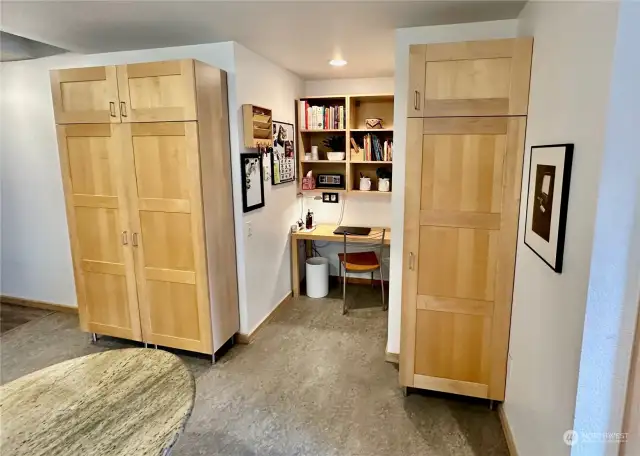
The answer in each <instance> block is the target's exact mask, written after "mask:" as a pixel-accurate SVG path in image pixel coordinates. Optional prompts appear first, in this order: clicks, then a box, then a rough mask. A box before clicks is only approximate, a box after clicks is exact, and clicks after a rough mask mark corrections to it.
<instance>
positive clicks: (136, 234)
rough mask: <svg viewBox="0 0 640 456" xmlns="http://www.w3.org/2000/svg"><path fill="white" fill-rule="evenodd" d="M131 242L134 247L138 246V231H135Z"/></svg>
mask: <svg viewBox="0 0 640 456" xmlns="http://www.w3.org/2000/svg"><path fill="white" fill-rule="evenodd" d="M131 244H132V245H133V246H134V247H138V233H133V237H132V238H131Z"/></svg>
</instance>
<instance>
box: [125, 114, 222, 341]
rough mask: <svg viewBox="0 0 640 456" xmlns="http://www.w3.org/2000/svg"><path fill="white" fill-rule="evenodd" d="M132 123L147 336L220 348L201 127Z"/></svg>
mask: <svg viewBox="0 0 640 456" xmlns="http://www.w3.org/2000/svg"><path fill="white" fill-rule="evenodd" d="M124 128H125V129H126V131H127V137H126V140H125V144H124V146H123V147H124V148H125V154H126V155H127V166H128V169H129V175H130V179H131V182H132V185H131V186H130V188H131V204H132V217H133V225H134V227H135V228H134V231H135V232H136V233H137V235H136V238H137V242H136V243H137V246H136V247H134V252H135V257H136V273H137V274H136V277H137V280H138V293H139V296H140V315H141V320H142V332H143V337H144V340H145V341H146V342H150V343H154V344H158V345H164V346H169V347H175V348H181V349H185V350H191V351H197V352H201V353H212V340H211V320H210V306H209V288H208V286H209V285H208V279H207V266H206V257H205V255H206V252H205V244H204V222H203V213H202V196H201V186H200V167H199V152H198V139H197V125H196V123H195V122H179V123H170V124H167V123H154V124H128V125H125V126H124Z"/></svg>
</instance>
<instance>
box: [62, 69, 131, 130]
mask: <svg viewBox="0 0 640 456" xmlns="http://www.w3.org/2000/svg"><path fill="white" fill-rule="evenodd" d="M51 93H52V95H53V111H54V114H55V119H56V123H57V124H71V123H119V122H120V112H119V110H118V102H119V100H118V82H117V78H116V67H114V66H106V67H92V68H72V69H68V70H53V71H51Z"/></svg>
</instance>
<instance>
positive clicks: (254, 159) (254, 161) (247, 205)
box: [240, 152, 264, 213]
mask: <svg viewBox="0 0 640 456" xmlns="http://www.w3.org/2000/svg"><path fill="white" fill-rule="evenodd" d="M240 171H241V175H242V212H245V213H246V212H251V211H255V210H256V209H260V208H261V207H264V174H263V170H262V153H260V152H249V153H244V154H240ZM252 185H259V186H260V198H259V201H258V202H256V201H255V199H256V197H257V194H256V193H255V190H254V191H252V192H251V200H250V195H249V190H251V189H252Z"/></svg>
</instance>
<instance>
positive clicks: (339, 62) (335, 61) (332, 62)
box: [329, 59, 347, 66]
mask: <svg viewBox="0 0 640 456" xmlns="http://www.w3.org/2000/svg"><path fill="white" fill-rule="evenodd" d="M346 64H347V61H346V60H342V59H333V60H329V65H332V66H345V65H346Z"/></svg>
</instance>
